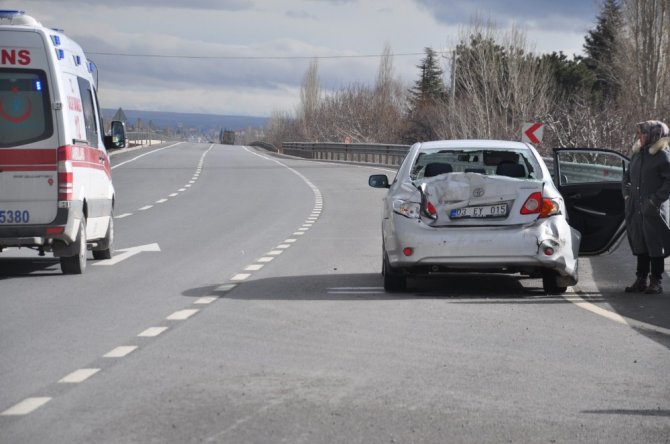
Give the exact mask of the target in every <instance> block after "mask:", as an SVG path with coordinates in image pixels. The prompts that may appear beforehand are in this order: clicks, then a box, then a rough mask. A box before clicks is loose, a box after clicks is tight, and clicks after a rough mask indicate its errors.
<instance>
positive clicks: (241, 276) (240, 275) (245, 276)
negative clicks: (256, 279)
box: [230, 273, 251, 282]
mask: <svg viewBox="0 0 670 444" xmlns="http://www.w3.org/2000/svg"><path fill="white" fill-rule="evenodd" d="M249 276H251V274H249V273H238V274H236V275H235V276H233V277H231V278H230V280H231V281H236V282H237V281H243V280H245V279H248V278H249Z"/></svg>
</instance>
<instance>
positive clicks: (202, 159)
mask: <svg viewBox="0 0 670 444" xmlns="http://www.w3.org/2000/svg"><path fill="white" fill-rule="evenodd" d="M175 145H176V144H175ZM175 145H170V146H166V147H164V148H160V149H157V150H154V151H151V152H149V153H145V154H142V155H141V156H137V157H135V158H133V159H130V160H128V161H126V162H123V163H120V164H118V165H115V166H114V167H113V168H112V169H114V168H117V167H119V166H121V165H125V164H127V163H129V162H132V161H134V160H137V159H139V158H141V157H144V156H146V155H149V154H152V153H155V152H158V151H162V150H164V149H166V148H171V147H173V146H175ZM212 148H214V145H210V146H209V148H208V149H207V150H206V151H205V152H204V153H202V156H200V160H199V161H198V168H197V169H196V172H195V174H194V175H193V177H192V178H191V180H190V181H189V182H188V184H186V185H184V188H180V189H179V190H178V192H177V193H172V194H169V195H168V197H167V198H163V199H159V200H157V201H156V202H155V204H162V203H165V202H167V201H168V200H169V198H170V197H177V196H179V193H180V192H183V191H186V188H188V187H190V186H191V185H193V184H194V183H195V182H196V181H197V180H198V177H199V176H200V171H202V165H203V163H204V160H205V156H206V155H207V154H208V153H209V152H210V151H211V150H212ZM153 206H154V205H146V206H143V207H142V208H138V209H137V211H146V210H149V209H151V208H153ZM132 215H133V213H125V214H122V215H121V216H115V217H114V218H115V219H122V218H124V217H128V216H132Z"/></svg>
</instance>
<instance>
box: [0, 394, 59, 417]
mask: <svg viewBox="0 0 670 444" xmlns="http://www.w3.org/2000/svg"><path fill="white" fill-rule="evenodd" d="M49 401H51V398H50V397H46V396H44V397H35V398H26V399H24V400H23V401H21V402H19V403H18V404H16V405H14V406H13V407H10V408H8V409H7V410H5V411H4V412H2V413H0V415H1V416H19V415H27V414H29V413H32V412H34V411H35V410H37V409H38V408H40V407H42V406H43V405H44V404H46V403H47V402H49Z"/></svg>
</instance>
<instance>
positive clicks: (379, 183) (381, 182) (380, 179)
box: [368, 174, 391, 188]
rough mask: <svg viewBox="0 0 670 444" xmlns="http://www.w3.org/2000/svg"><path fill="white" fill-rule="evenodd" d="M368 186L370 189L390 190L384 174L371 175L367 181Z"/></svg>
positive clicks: (387, 179)
mask: <svg viewBox="0 0 670 444" xmlns="http://www.w3.org/2000/svg"><path fill="white" fill-rule="evenodd" d="M368 185H370V186H371V187H372V188H391V185H389V178H388V177H386V174H373V175H372V176H370V178H369V179H368Z"/></svg>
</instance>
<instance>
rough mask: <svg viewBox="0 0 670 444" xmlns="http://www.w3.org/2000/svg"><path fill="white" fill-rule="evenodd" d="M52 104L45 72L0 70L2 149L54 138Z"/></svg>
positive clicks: (0, 145)
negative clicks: (52, 136)
mask: <svg viewBox="0 0 670 444" xmlns="http://www.w3.org/2000/svg"><path fill="white" fill-rule="evenodd" d="M49 104H50V100H49V91H48V85H47V81H46V76H45V74H44V71H38V70H25V69H22V70H15V69H0V148H7V147H12V146H18V145H25V144H28V143H32V142H37V141H39V140H43V139H47V138H49V137H51V135H52V133H53V124H52V120H51V107H50V106H49Z"/></svg>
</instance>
